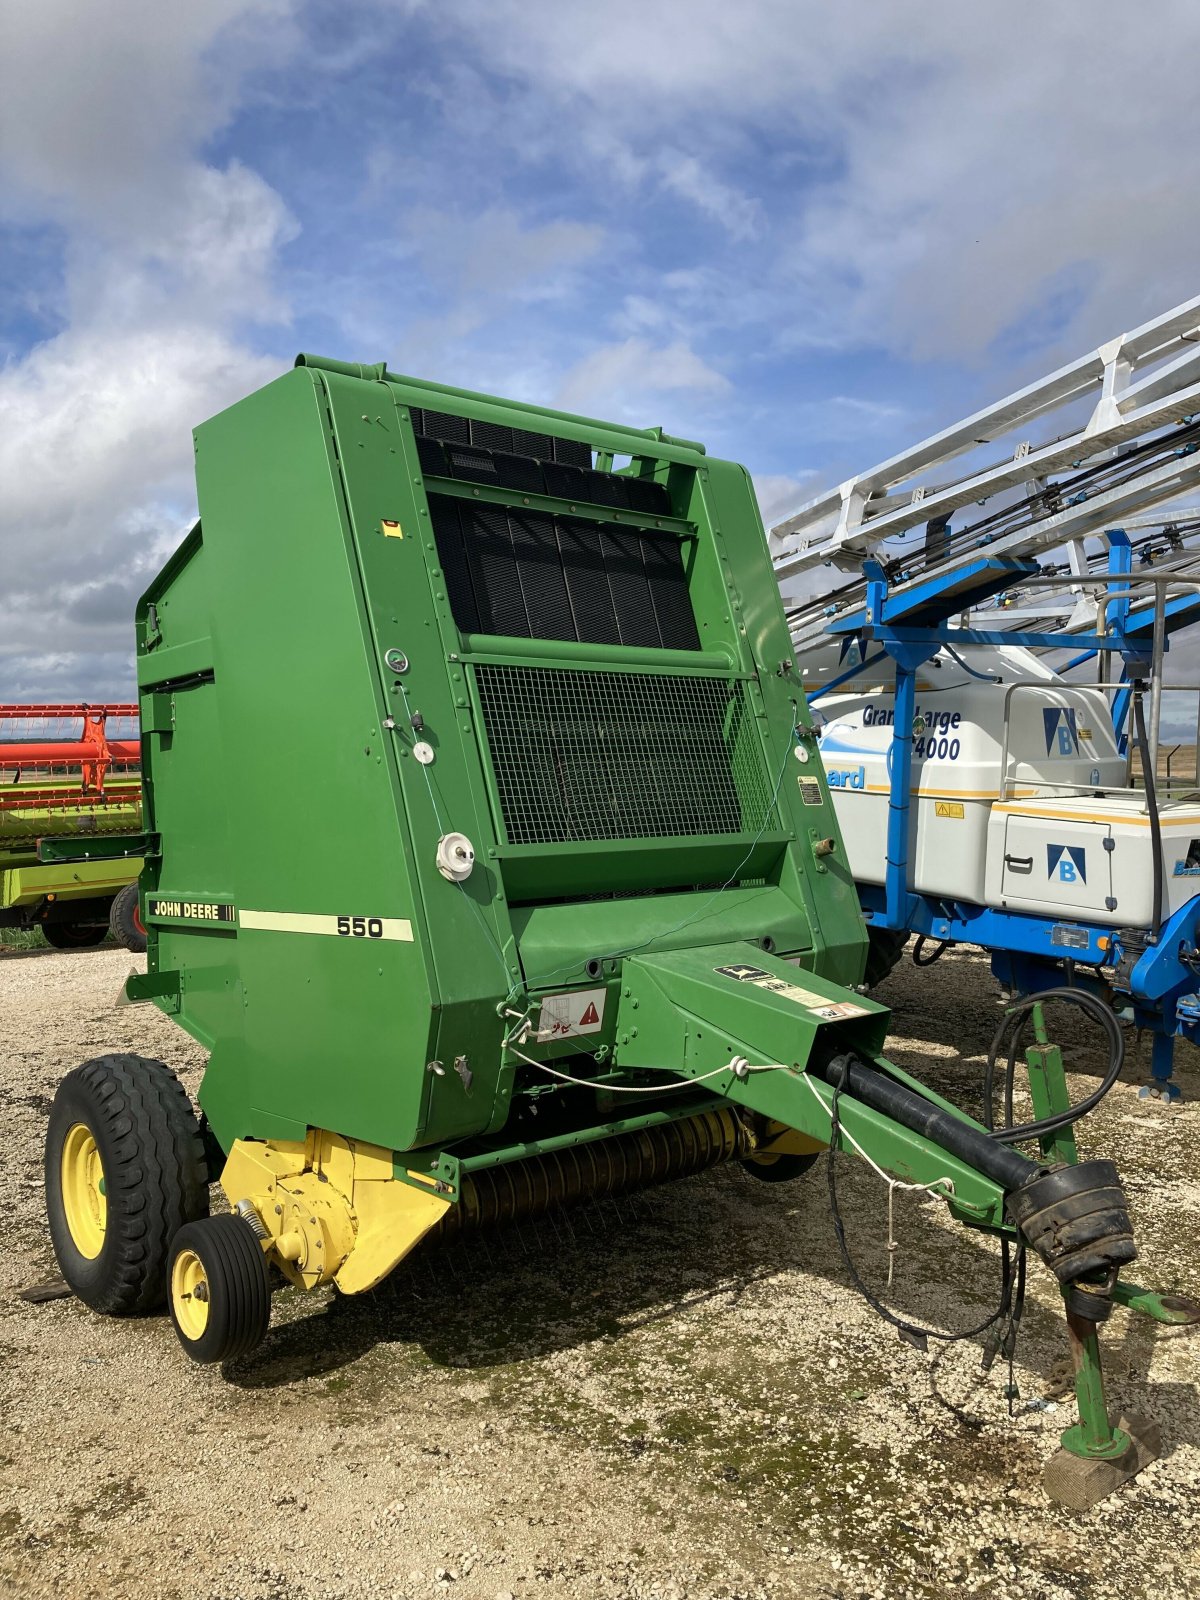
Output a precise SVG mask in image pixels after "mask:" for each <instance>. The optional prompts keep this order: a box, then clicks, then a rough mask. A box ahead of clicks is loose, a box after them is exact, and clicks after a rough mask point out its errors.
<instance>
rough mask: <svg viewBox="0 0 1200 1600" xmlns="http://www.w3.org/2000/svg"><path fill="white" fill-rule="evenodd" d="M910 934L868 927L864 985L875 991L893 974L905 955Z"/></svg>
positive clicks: (893, 929) (905, 931)
mask: <svg viewBox="0 0 1200 1600" xmlns="http://www.w3.org/2000/svg"><path fill="white" fill-rule="evenodd" d="M907 943H908V932H907V930H906V929H903V928H872V927H871V926H870V924H869V923H868V925H867V967H866V971H865V972H864V973H863V983H864V985H865V986H866V988H868V989H874V988H876V987H877V986H878V985H879V984H881V983H882V982H883V980H884V979H885V978H886V977H887V975H888V974H889V973H890V972H891V970H892V968H893V967H894V966H895V965H896V963H897V962H898V961H899V960H900V957H901V956H902V955H903V954H904V946H905V945H906V944H907Z"/></svg>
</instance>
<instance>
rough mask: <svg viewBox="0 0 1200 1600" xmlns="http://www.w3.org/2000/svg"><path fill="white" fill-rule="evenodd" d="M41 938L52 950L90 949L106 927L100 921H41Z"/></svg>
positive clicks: (105, 932)
mask: <svg viewBox="0 0 1200 1600" xmlns="http://www.w3.org/2000/svg"><path fill="white" fill-rule="evenodd" d="M41 926H42V938H43V939H45V941H46V943H47V944H48V945H49V946H50V948H51V949H52V950H90V949H91V947H92V946H93V945H97V944H101V943H102V942H103V940H104V937H105V935H106V934H107V933H108V929H107V928H106V927H105V926H104V924H103V923H101V922H43V923H42V925H41Z"/></svg>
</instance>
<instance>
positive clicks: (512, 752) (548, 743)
mask: <svg viewBox="0 0 1200 1600" xmlns="http://www.w3.org/2000/svg"><path fill="white" fill-rule="evenodd" d="M474 671H475V682H476V685H477V687H478V690H479V698H480V703H481V706H482V710H483V721H484V727H485V729H486V733H487V742H488V749H489V751H490V754H491V760H492V771H493V775H494V777H495V782H496V788H497V791H498V794H499V798H500V809H501V814H502V816H503V818H504V827H505V832H506V833H507V835H508V842H509V843H510V844H560V843H565V842H568V841H570V840H586V839H660V838H675V837H692V836H695V835H697V834H736V833H743V834H758V833H761V832H763V831H765V829H766V828H767V826H768V824H769V823H770V821H771V817H772V811H773V807H772V798H771V791H770V786H769V783H768V781H767V774H766V772H765V770H764V765H763V757H762V748H761V745H760V744H759V741H758V737H757V734H756V732H755V728H754V718H753V716H752V714H751V713H750V711H749V709H748V707H747V704H746V700H745V693H744V689H743V686H742V684H741V683H739V682H737V681H732V682H731V681H729V680H728V679H725V678H713V677H682V676H675V675H670V674H665V673H632V672H583V671H571V670H569V669H566V668H559V667H509V666H492V665H488V664H484V663H481V664H479V665H477V666H476V667H475V669H474Z"/></svg>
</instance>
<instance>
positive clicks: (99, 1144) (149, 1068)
mask: <svg viewBox="0 0 1200 1600" xmlns="http://www.w3.org/2000/svg"><path fill="white" fill-rule="evenodd" d="M207 1211H208V1166H207V1163H206V1161H205V1159H204V1144H203V1142H202V1140H201V1138H200V1126H199V1124H198V1122H197V1121H196V1115H195V1112H194V1111H193V1110H192V1106H191V1102H190V1101H189V1099H188V1097H187V1094H186V1092H185V1091H184V1088H183V1085H182V1084H181V1083H180V1082H179V1080H178V1078H176V1076H175V1074H174V1073H173V1072H172V1071H171V1070H170V1068H169V1067H165V1066H164V1065H163V1064H162V1062H161V1061H150V1060H148V1059H147V1058H146V1057H145V1056H126V1055H112V1056H98V1057H97V1058H96V1059H95V1060H94V1061H85V1062H84V1063H83V1065H82V1066H81V1067H76V1068H75V1070H74V1072H69V1073H68V1074H67V1076H66V1077H65V1078H64V1079H63V1080H62V1082H61V1083H60V1084H59V1086H58V1092H57V1093H56V1094H55V1096H54V1104H53V1105H52V1106H51V1108H50V1122H49V1126H48V1128H47V1130H46V1214H47V1217H48V1219H49V1223H50V1239H51V1242H52V1243H53V1245H54V1254H55V1255H56V1256H57V1257H58V1264H59V1267H60V1269H61V1271H62V1275H63V1277H64V1278H65V1279H66V1281H67V1283H68V1284H69V1285H70V1286H71V1288H72V1290H73V1291H74V1292H75V1294H77V1295H78V1296H79V1298H80V1299H81V1300H83V1301H84V1302H85V1303H86V1304H87V1305H89V1306H91V1308H92V1310H93V1311H102V1312H105V1313H106V1314H108V1315H109V1316H137V1315H142V1314H145V1313H147V1312H150V1311H156V1310H157V1309H158V1308H159V1307H160V1306H161V1305H162V1303H163V1300H164V1298H165V1294H166V1272H167V1252H168V1249H169V1247H170V1243H171V1239H172V1236H173V1235H174V1234H175V1233H177V1232H178V1230H179V1228H180V1227H181V1226H182V1225H183V1224H184V1223H185V1222H192V1221H194V1220H195V1219H196V1218H198V1217H202V1216H204V1215H205V1214H206V1213H207Z"/></svg>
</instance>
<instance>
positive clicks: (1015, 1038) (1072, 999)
mask: <svg viewBox="0 0 1200 1600" xmlns="http://www.w3.org/2000/svg"><path fill="white" fill-rule="evenodd" d="M1047 1000H1062V1001H1063V1002H1064V1003H1065V1004H1067V1005H1074V1006H1078V1007H1079V1008H1080V1010H1081V1011H1084V1012H1086V1013H1087V1014H1088V1015H1090V1016H1091V1018H1092V1020H1093V1021H1095V1022H1098V1023H1099V1024H1100V1026H1101V1028H1102V1029H1103V1030H1104V1033H1105V1036H1106V1038H1107V1039H1108V1047H1109V1058H1108V1070H1107V1071H1106V1072H1105V1074H1104V1077H1103V1079H1102V1080H1101V1082H1100V1085H1099V1087H1098V1088H1097V1089H1095V1090H1093V1091H1092V1093H1091V1094H1089V1095H1085V1096H1084V1098H1083V1099H1082V1100H1080V1101H1079V1103H1078V1105H1073V1106H1068V1108H1067V1109H1066V1110H1065V1111H1060V1112H1056V1113H1055V1114H1054V1115H1053V1116H1049V1117H1042V1118H1041V1119H1040V1120H1038V1121H1036V1122H1022V1123H1018V1124H1017V1125H1016V1126H1013V1124H1012V1080H1013V1076H1014V1074H1015V1071H1016V1060H1017V1050H1018V1048H1019V1046H1020V1042H1021V1035H1022V1033H1023V1031H1024V1028H1025V1025H1026V1023H1027V1022H1028V1021H1029V1018H1030V1016H1031V1015H1032V1012H1033V1008H1034V1007H1035V1006H1038V1005H1042V1004H1043V1003H1044V1002H1045V1001H1047ZM1010 1033H1011V1035H1012V1037H1011V1040H1010V1039H1008V1035H1009V1034H1010ZM1006 1042H1007V1043H1008V1058H1007V1062H1006V1064H1005V1074H1004V1084H1005V1110H1006V1119H1005V1126H1004V1127H1002V1128H993V1126H992V1095H993V1092H994V1090H993V1085H994V1083H995V1075H996V1060H997V1057H998V1056H999V1054H1000V1051H1001V1049H1002V1048H1003V1046H1004V1045H1005V1043H1006ZM1124 1064H1125V1040H1124V1037H1123V1036H1122V1033H1121V1027H1120V1024H1119V1023H1118V1021H1117V1019H1116V1017H1115V1016H1114V1015H1113V1013H1112V1011H1111V1010H1110V1008H1109V1007H1108V1006H1106V1005H1105V1004H1104V1002H1103V1000H1098V999H1097V998H1096V996H1095V995H1094V994H1090V993H1089V992H1088V991H1087V990H1086V989H1066V988H1057V989H1043V990H1041V991H1040V993H1038V994H1033V995H1029V996H1027V997H1026V998H1025V999H1024V1000H1022V1001H1020V1002H1019V1004H1017V1005H1015V1006H1013V1007H1012V1008H1011V1010H1009V1011H1008V1012H1007V1014H1006V1015H1005V1017H1004V1018H1003V1020H1002V1021H1001V1023H1000V1026H999V1027H998V1028H997V1029H996V1032H995V1035H994V1037H993V1039H992V1043H991V1046H990V1048H989V1050H988V1058H987V1065H986V1067H985V1068H984V1074H983V1105H984V1125H985V1127H987V1129H988V1130H989V1132H990V1133H991V1136H992V1138H993V1139H996V1140H998V1141H999V1143H1001V1144H1019V1143H1020V1142H1021V1141H1022V1140H1023V1139H1035V1138H1041V1137H1042V1136H1043V1135H1045V1134H1049V1133H1057V1131H1058V1130H1059V1129H1060V1128H1069V1127H1070V1126H1071V1125H1072V1124H1073V1123H1075V1122H1078V1121H1079V1120H1080V1118H1081V1117H1086V1116H1087V1114H1088V1113H1089V1112H1090V1111H1094V1110H1095V1109H1096V1107H1097V1106H1098V1105H1099V1104H1100V1102H1101V1100H1103V1099H1104V1096H1105V1095H1106V1094H1107V1093H1108V1091H1109V1090H1110V1089H1111V1088H1112V1086H1113V1084H1114V1083H1116V1081H1117V1079H1118V1078H1119V1077H1120V1075H1121V1068H1122V1066H1123V1065H1124Z"/></svg>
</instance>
